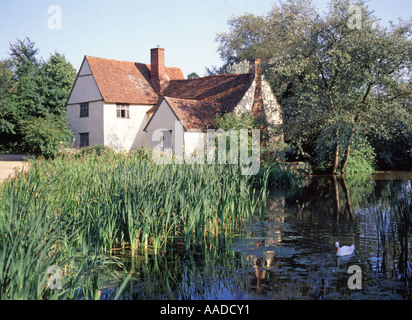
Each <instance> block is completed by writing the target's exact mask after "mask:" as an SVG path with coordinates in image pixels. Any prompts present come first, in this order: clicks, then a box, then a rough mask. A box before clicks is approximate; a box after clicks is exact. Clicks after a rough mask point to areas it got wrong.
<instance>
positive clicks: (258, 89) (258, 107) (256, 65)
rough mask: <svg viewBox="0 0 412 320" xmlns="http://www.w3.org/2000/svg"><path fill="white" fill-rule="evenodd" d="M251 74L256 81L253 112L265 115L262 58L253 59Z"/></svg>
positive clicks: (261, 115)
mask: <svg viewBox="0 0 412 320" xmlns="http://www.w3.org/2000/svg"><path fill="white" fill-rule="evenodd" d="M249 65H250V76H251V77H253V78H254V81H255V95H254V98H253V105H252V113H253V114H254V115H255V116H258V117H263V116H264V114H265V113H264V109H263V98H262V61H261V60H260V59H253V60H251V61H250V63H249Z"/></svg>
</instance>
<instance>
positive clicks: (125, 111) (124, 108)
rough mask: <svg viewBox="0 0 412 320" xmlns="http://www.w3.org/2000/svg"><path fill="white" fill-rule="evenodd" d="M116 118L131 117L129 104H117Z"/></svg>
mask: <svg viewBox="0 0 412 320" xmlns="http://www.w3.org/2000/svg"><path fill="white" fill-rule="evenodd" d="M116 118H123V119H129V105H128V104H117V105H116Z"/></svg>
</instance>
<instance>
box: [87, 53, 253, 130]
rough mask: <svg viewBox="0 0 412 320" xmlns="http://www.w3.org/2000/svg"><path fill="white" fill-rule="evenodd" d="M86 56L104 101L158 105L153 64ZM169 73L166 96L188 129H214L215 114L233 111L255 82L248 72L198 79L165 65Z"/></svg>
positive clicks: (164, 93) (164, 94)
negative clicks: (189, 77)
mask: <svg viewBox="0 0 412 320" xmlns="http://www.w3.org/2000/svg"><path fill="white" fill-rule="evenodd" d="M86 58H87V61H88V63H89V66H90V69H91V71H92V73H93V75H94V78H95V80H96V83H97V85H98V87H99V90H100V93H101V94H102V96H103V99H104V100H105V102H107V103H129V104H152V105H157V104H158V102H159V95H158V94H157V93H156V91H155V89H154V86H153V84H152V82H151V80H150V78H151V72H150V65H147V64H143V63H137V62H128V61H119V60H112V59H104V58H95V57H90V56H86ZM166 73H167V76H168V78H169V80H170V81H169V82H168V84H167V87H166V88H165V90H164V92H163V96H164V97H166V99H167V101H168V102H169V105H170V106H171V108H172V109H173V111H174V112H175V114H176V115H177V117H178V118H179V119H180V121H182V124H183V126H184V127H185V129H186V130H190V129H201V130H202V131H204V130H205V129H208V128H211V127H212V126H213V122H214V118H215V115H216V114H218V113H223V112H230V111H233V109H234V108H235V107H236V106H237V104H238V103H239V102H240V100H241V99H242V98H243V97H244V96H245V94H246V92H247V90H248V89H249V88H250V86H251V84H252V83H253V81H254V77H253V76H252V75H250V74H249V73H248V74H238V75H228V74H223V75H212V76H207V77H201V78H195V79H184V77H183V74H182V71H181V70H180V69H179V68H170V67H166ZM255 98H256V97H255Z"/></svg>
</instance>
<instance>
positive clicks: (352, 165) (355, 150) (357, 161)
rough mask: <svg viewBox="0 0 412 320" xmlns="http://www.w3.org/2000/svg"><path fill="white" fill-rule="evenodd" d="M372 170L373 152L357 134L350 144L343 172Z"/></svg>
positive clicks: (373, 162) (373, 164)
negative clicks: (349, 151)
mask: <svg viewBox="0 0 412 320" xmlns="http://www.w3.org/2000/svg"><path fill="white" fill-rule="evenodd" d="M374 170H375V152H374V150H373V148H372V146H371V145H370V144H369V143H368V141H367V140H366V139H365V138H364V137H362V136H358V137H357V138H356V139H355V141H354V144H353V145H352V149H351V153H350V156H349V160H348V163H347V165H346V168H345V172H347V173H360V172H373V171H374Z"/></svg>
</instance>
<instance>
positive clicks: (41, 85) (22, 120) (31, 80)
mask: <svg viewBox="0 0 412 320" xmlns="http://www.w3.org/2000/svg"><path fill="white" fill-rule="evenodd" d="M37 54H38V49H36V48H35V43H34V42H32V41H31V40H30V39H29V38H26V39H24V40H17V41H16V42H15V43H14V44H11V45H10V57H9V59H6V60H4V61H1V63H0V116H1V118H0V133H1V135H2V141H1V145H0V147H1V149H3V150H7V149H9V150H13V151H26V152H31V151H32V150H38V151H39V150H46V149H47V150H48V151H46V152H48V154H50V152H51V149H50V148H48V147H47V148H46V149H45V148H44V147H41V148H40V147H39V145H40V144H39V142H37V143H36V145H30V144H29V143H30V142H32V141H34V140H33V139H34V137H33V136H29V137H25V134H26V133H28V132H30V131H33V130H34V127H33V126H35V125H34V123H31V122H32V121H34V120H35V119H36V121H40V120H38V119H40V118H42V119H49V120H44V121H43V122H45V121H46V122H47V121H52V120H50V119H54V116H57V117H59V118H61V120H58V121H57V120H56V121H57V122H60V123H61V122H62V121H63V119H65V118H66V110H65V103H66V100H67V98H68V95H69V93H70V90H71V87H72V85H73V82H74V79H75V76H76V71H75V69H74V68H73V66H72V65H71V64H70V63H69V62H67V61H66V58H65V57H64V55H61V54H59V53H54V54H53V55H50V57H49V59H48V60H47V61H45V62H44V61H40V60H38V59H37V58H36V56H37ZM29 123H30V124H32V126H31V128H30V129H27V128H25V126H26V125H27V124H29ZM58 127H59V126H56V125H53V129H56V128H58ZM60 127H61V126H60ZM61 128H63V127H61ZM43 129H46V128H43ZM64 131H66V129H65V128H64ZM53 132H55V131H53ZM61 135H64V133H61ZM59 139H60V138H59ZM64 140H65V139H64ZM44 144H45V145H48V144H49V142H45V143H44Z"/></svg>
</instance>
